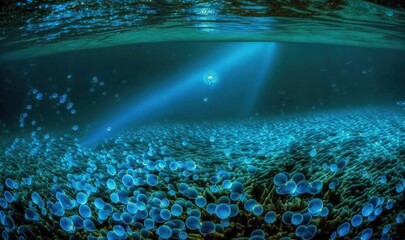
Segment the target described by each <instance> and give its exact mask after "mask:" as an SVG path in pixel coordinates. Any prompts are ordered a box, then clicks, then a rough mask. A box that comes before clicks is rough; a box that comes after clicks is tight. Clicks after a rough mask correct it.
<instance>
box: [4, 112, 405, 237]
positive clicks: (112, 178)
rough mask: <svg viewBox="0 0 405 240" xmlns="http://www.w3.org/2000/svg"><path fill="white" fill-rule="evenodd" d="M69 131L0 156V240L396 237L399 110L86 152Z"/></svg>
mask: <svg viewBox="0 0 405 240" xmlns="http://www.w3.org/2000/svg"><path fill="white" fill-rule="evenodd" d="M74 133H75V134H77V135H74V134H72V131H69V133H68V134H57V133H55V134H52V133H45V132H35V133H33V134H31V135H30V136H28V137H25V138H21V137H20V138H16V139H15V140H14V141H13V142H10V143H9V144H8V147H7V148H6V149H1V150H0V153H1V156H0V167H1V175H0V181H1V182H0V191H1V195H0V232H1V234H2V238H3V239H27V240H28V239H68V238H69V237H68V236H71V239H95V238H100V237H102V238H104V239H159V238H160V239H169V238H170V239H238V238H239V239H256V240H258V239H283V240H286V239H334V238H336V239H404V236H405V223H404V222H405V200H404V192H405V191H404V188H405V111H403V110H401V109H391V108H363V109H352V110H334V111H328V112H320V113H307V114H302V115H291V116H286V117H283V118H260V119H259V118H258V119H256V118H253V119H248V120H243V121H210V122H183V123H175V122H166V123H156V124H147V125H143V126H138V127H133V128H130V129H128V130H126V131H125V132H123V133H121V134H120V135H119V136H117V137H116V138H114V139H109V140H106V141H104V142H103V143H100V144H98V145H97V146H95V147H92V148H86V147H82V146H80V141H81V139H82V136H81V135H80V134H81V133H77V132H74ZM83 134H84V133H83ZM18 237H20V238H18Z"/></svg>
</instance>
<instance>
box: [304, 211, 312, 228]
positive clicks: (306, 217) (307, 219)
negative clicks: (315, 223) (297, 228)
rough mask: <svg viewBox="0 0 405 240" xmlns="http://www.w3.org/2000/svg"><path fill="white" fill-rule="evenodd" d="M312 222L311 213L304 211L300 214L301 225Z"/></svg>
mask: <svg viewBox="0 0 405 240" xmlns="http://www.w3.org/2000/svg"><path fill="white" fill-rule="evenodd" d="M311 222H312V214H310V213H304V214H302V223H301V224H303V225H308V224H310V223H311Z"/></svg>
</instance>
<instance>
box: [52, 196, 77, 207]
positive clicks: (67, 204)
mask: <svg viewBox="0 0 405 240" xmlns="http://www.w3.org/2000/svg"><path fill="white" fill-rule="evenodd" d="M56 198H57V199H58V200H59V202H60V204H61V205H62V207H63V209H65V210H70V209H72V208H73V207H74V203H73V201H72V200H71V199H70V198H69V197H68V196H67V195H66V194H64V193H57V194H56Z"/></svg>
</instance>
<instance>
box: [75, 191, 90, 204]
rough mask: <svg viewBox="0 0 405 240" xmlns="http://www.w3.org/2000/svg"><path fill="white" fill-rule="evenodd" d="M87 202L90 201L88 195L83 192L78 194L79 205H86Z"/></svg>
mask: <svg viewBox="0 0 405 240" xmlns="http://www.w3.org/2000/svg"><path fill="white" fill-rule="evenodd" d="M87 200H88V197H87V195H86V194H85V193H83V192H79V193H77V195H76V201H77V203H79V204H86V203H87Z"/></svg>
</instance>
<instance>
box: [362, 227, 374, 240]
mask: <svg viewBox="0 0 405 240" xmlns="http://www.w3.org/2000/svg"><path fill="white" fill-rule="evenodd" d="M371 236H373V229H371V228H366V229H364V230H363V232H362V233H361V235H360V239H361V240H369V239H370V238H371Z"/></svg>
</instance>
